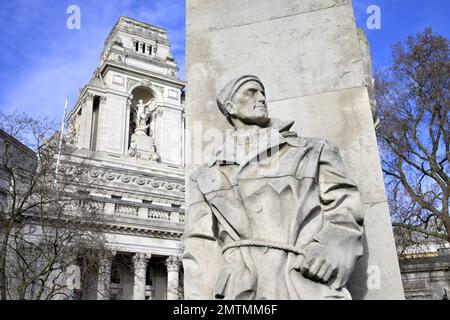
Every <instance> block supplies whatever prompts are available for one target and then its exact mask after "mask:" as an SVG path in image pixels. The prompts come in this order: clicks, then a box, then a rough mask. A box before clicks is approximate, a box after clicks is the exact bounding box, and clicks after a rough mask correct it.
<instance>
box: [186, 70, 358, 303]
mask: <svg viewBox="0 0 450 320" xmlns="http://www.w3.org/2000/svg"><path fill="white" fill-rule="evenodd" d="M217 104H218V107H219V110H220V111H221V112H222V113H223V114H224V115H225V117H226V118H227V120H228V121H229V122H230V123H231V124H232V125H233V127H234V130H233V131H232V132H231V137H227V139H226V141H227V143H225V144H224V146H222V147H221V148H219V149H218V150H217V152H216V153H215V157H214V159H212V160H211V161H210V162H208V163H206V164H204V165H202V166H201V167H200V168H199V169H197V170H196V171H195V172H194V174H193V175H191V177H190V178H189V179H190V181H189V183H188V184H189V186H190V189H189V197H188V199H187V200H188V201H187V222H186V228H185V233H184V235H183V237H182V241H183V244H184V253H183V256H182V261H183V266H184V276H185V282H184V286H185V287H184V290H185V299H351V295H350V293H349V292H348V290H347V289H346V283H347V280H348V279H349V277H350V275H351V273H352V271H353V268H354V266H355V262H356V261H357V259H358V258H359V257H360V256H361V255H362V253H363V244H362V234H363V215H362V211H361V202H360V194H359V191H358V187H357V186H356V184H355V183H354V182H353V181H352V180H351V179H350V178H349V177H348V175H347V173H346V172H345V169H344V165H343V162H342V159H341V156H340V154H339V150H338V148H337V147H336V146H334V145H333V144H331V143H330V142H328V141H326V140H323V139H316V138H303V137H299V136H297V134H296V133H295V132H292V131H289V129H290V128H291V127H292V125H293V121H290V122H283V121H280V120H277V119H272V118H269V116H268V111H267V104H266V96H265V89H264V85H263V84H262V82H261V81H260V79H259V78H258V77H256V76H253V75H244V76H241V77H238V78H236V79H233V80H232V81H231V82H229V83H228V84H227V85H226V86H225V87H224V88H223V89H222V90H221V91H220V93H219V94H218V96H217ZM242 136H245V137H247V138H248V139H239V137H242ZM268 137H270V138H268ZM230 141H231V142H232V143H230ZM230 145H231V146H230ZM261 146H262V147H261Z"/></svg>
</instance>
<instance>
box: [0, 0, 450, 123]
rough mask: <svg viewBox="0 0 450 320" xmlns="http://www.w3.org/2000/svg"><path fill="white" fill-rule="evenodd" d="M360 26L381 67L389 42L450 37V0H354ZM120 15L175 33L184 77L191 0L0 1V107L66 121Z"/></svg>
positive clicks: (174, 50) (174, 49) (172, 37)
mask: <svg viewBox="0 0 450 320" xmlns="http://www.w3.org/2000/svg"><path fill="white" fill-rule="evenodd" d="M353 3H354V9H355V16H356V21H357V24H358V25H359V26H361V27H363V28H364V30H365V31H366V33H367V34H368V38H369V41H370V44H371V52H372V59H373V64H374V67H375V69H377V68H383V67H386V66H388V65H389V62H390V47H391V45H392V44H393V43H394V42H396V41H398V40H402V39H405V38H406V36H407V35H408V34H410V33H416V32H418V31H420V30H422V29H423V28H424V27H425V26H432V27H433V29H434V30H435V31H436V32H438V33H441V34H444V35H446V36H447V37H448V36H449V24H448V22H447V21H448V17H449V16H450V11H449V9H450V1H449V0H427V1H423V0H372V1H368V0H354V1H353ZM72 4H75V5H78V6H79V7H80V9H81V29H80V30H69V29H67V28H66V20H67V18H68V16H69V15H68V14H67V13H66V9H67V7H68V6H69V5H72ZM370 4H376V5H378V6H379V7H380V9H381V29H380V30H368V29H367V27H366V19H367V17H368V14H367V13H366V9H367V7H368V6H369V5H370ZM121 15H126V16H130V17H133V18H136V19H138V20H142V21H145V22H148V23H151V24H154V25H157V26H161V27H163V28H166V29H167V30H168V32H169V40H170V42H171V49H172V54H173V55H174V57H175V59H176V61H177V63H178V65H179V67H180V69H181V70H180V77H181V78H182V79H184V47H185V2H184V0H104V1H94V0H69V1H66V0H9V1H1V4H0V28H1V34H0V47H1V48H2V50H1V51H0V81H1V82H0V83H1V84H2V86H1V87H0V111H2V112H6V113H10V112H12V111H13V110H15V109H18V110H20V111H26V112H28V113H30V114H31V115H33V116H38V115H48V116H50V117H53V118H56V119H61V117H62V112H63V104H64V97H65V96H66V95H67V96H69V105H70V106H72V105H73V104H74V102H75V99H76V97H77V95H78V89H79V88H80V87H82V86H84V85H85V84H86V82H87V81H89V79H90V78H91V75H92V72H93V71H94V69H95V67H96V66H97V64H98V62H99V56H100V53H101V50H102V48H103V42H104V40H105V39H106V36H107V35H108V33H109V31H110V30H111V28H112V27H113V25H114V23H115V21H116V20H117V18H118V17H119V16H121Z"/></svg>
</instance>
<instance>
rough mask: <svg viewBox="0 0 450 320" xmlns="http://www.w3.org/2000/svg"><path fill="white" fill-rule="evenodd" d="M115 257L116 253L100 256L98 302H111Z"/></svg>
mask: <svg viewBox="0 0 450 320" xmlns="http://www.w3.org/2000/svg"><path fill="white" fill-rule="evenodd" d="M113 257H114V252H113V253H110V254H102V255H101V256H100V260H99V267H98V278H97V300H109V288H110V285H111V266H112V258H113Z"/></svg>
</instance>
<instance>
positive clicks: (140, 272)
mask: <svg viewBox="0 0 450 320" xmlns="http://www.w3.org/2000/svg"><path fill="white" fill-rule="evenodd" d="M149 259H150V255H149V254H145V253H136V254H135V255H134V257H133V262H134V287H133V300H145V278H146V274H147V263H148V260H149Z"/></svg>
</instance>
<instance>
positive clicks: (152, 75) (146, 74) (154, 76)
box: [100, 61, 186, 89]
mask: <svg viewBox="0 0 450 320" xmlns="http://www.w3.org/2000/svg"><path fill="white" fill-rule="evenodd" d="M110 68H111V69H112V70H116V71H120V72H123V73H125V74H127V75H129V76H135V77H142V78H145V79H150V80H152V81H158V82H162V83H164V84H167V85H172V86H176V87H179V88H180V89H183V88H184V87H185V85H186V81H183V80H180V79H178V78H174V77H169V76H166V75H163V74H160V73H156V72H152V71H149V70H144V69H141V68H137V67H133V66H130V65H127V64H123V63H122V64H119V63H117V62H115V61H105V62H104V63H103V65H102V66H101V67H100V69H101V72H102V74H103V75H104V74H105V73H106V72H107V71H108V69H110ZM136 74H137V75H136Z"/></svg>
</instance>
